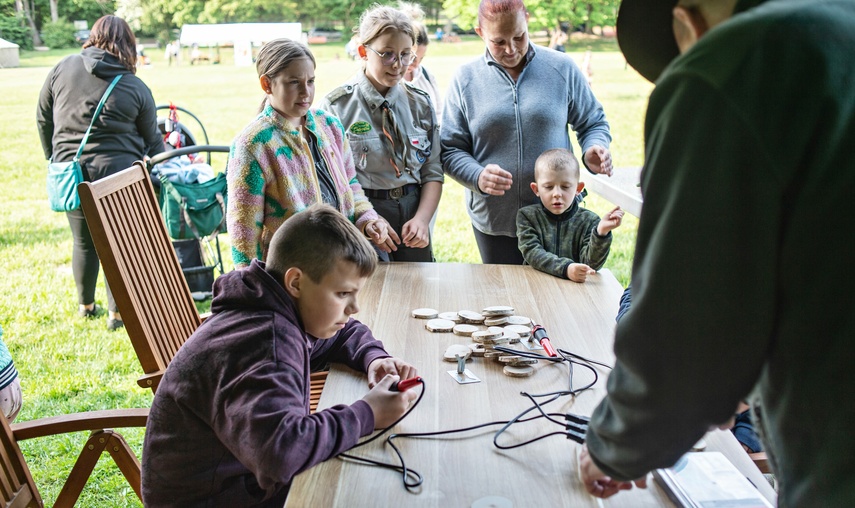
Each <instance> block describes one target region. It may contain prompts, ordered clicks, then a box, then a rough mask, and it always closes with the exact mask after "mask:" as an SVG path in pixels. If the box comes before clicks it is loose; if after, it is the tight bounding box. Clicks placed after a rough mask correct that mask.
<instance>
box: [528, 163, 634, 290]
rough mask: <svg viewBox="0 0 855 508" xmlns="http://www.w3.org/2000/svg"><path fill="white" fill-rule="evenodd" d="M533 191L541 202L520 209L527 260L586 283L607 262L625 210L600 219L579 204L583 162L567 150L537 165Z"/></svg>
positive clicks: (537, 266) (565, 276)
mask: <svg viewBox="0 0 855 508" xmlns="http://www.w3.org/2000/svg"><path fill="white" fill-rule="evenodd" d="M534 180H535V181H534V182H532V183H531V190H532V191H533V192H534V193H535V195H537V196H538V197H539V198H540V203H539V204H534V205H529V206H526V207H523V208H520V210H519V212H517V238H518V240H519V249H520V252H521V253H522V255H523V257H524V258H525V261H526V263H528V264H529V265H531V266H533V267H534V268H536V269H538V270H540V271H541V272H546V273H549V274H552V275H555V276H556V277H563V278H565V279H570V280H572V281H574V282H585V279H586V278H587V277H588V275H590V274H592V273H594V272H595V271H596V270H599V269H600V268H602V267H603V265H604V264H605V263H606V259H607V258H608V256H609V248H610V247H611V244H612V234H611V231H612V230H613V229H615V228H616V227H618V226H620V223H621V220H622V219H623V210H621V209H620V207H615V209H614V210H612V211H611V212H609V213H607V214H606V215H605V216H603V218H602V219H600V218H599V217H598V216H597V214H595V213H594V212H592V211H590V210H586V209H584V208H582V207H581V206H579V203H578V201H577V199H576V197H577V196H578V195H579V193H581V192H582V189H584V188H585V184H584V183H582V182H580V181H579V163H578V162H577V161H576V158H575V157H574V156H573V154H572V153H571V152H570V151H569V150H566V149H563V148H556V149H553V150H547V151H545V152H543V153H542V154H541V155H540V157H538V158H537V161H536V162H535V164H534Z"/></svg>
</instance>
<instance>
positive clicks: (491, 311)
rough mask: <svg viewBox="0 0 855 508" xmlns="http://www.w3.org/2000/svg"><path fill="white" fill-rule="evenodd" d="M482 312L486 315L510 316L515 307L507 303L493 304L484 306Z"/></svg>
mask: <svg viewBox="0 0 855 508" xmlns="http://www.w3.org/2000/svg"><path fill="white" fill-rule="evenodd" d="M481 313H482V314H484V315H485V316H510V315H511V314H513V313H514V308H513V307H509V306H507V305H493V306H491V307H484V309H483V310H482V311H481Z"/></svg>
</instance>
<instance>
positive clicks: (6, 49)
mask: <svg viewBox="0 0 855 508" xmlns="http://www.w3.org/2000/svg"><path fill="white" fill-rule="evenodd" d="M19 50H20V48H18V45H17V44H15V43H14V42H9V41H7V40H5V39H0V69H3V68H6V67H17V66H18V65H20V60H19Z"/></svg>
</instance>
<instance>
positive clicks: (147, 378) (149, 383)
mask: <svg viewBox="0 0 855 508" xmlns="http://www.w3.org/2000/svg"><path fill="white" fill-rule="evenodd" d="M163 372H164V371H162V370H159V371H157V372H152V373H151V374H144V375H142V376H140V378H139V379H137V384H138V385H140V388H151V389H152V391H154V390H156V389H157V385H159V384H160V378H162V377H163Z"/></svg>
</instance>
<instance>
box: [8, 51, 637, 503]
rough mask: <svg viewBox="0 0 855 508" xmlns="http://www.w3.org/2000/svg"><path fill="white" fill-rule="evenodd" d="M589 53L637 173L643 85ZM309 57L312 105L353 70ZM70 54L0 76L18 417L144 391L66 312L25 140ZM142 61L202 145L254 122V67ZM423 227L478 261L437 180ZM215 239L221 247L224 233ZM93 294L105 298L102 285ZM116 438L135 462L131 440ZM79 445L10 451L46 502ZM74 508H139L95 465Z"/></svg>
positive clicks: (66, 290)
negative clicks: (20, 404)
mask: <svg viewBox="0 0 855 508" xmlns="http://www.w3.org/2000/svg"><path fill="white" fill-rule="evenodd" d="M588 46H591V47H592V48H593V51H594V54H593V60H592V62H593V70H594V81H593V88H594V92H595V93H596V95H597V96H598V98H599V99H600V100H601V102H602V103H603V105H604V108H605V110H606V114H607V116H608V119H609V122H610V123H611V127H612V136H613V138H614V142H613V144H612V152H613V157H614V161H615V164H616V166H617V167H618V168H619V167H627V166H638V165H640V164H641V161H642V119H643V111H644V107H645V105H646V99H647V96H648V95H649V92H650V89H651V85H649V84H648V83H646V82H645V81H643V80H642V79H641V78H640V77H639V76H638V75H637V74H636V73H635V72H634V71H632V70H631V69H628V68H627V67H626V65H625V62H624V60H623V57H622V56H621V55H620V53H619V52H618V50H617V46H616V45H615V43H614V41H612V40H605V41H601V40H590V41H577V42H575V43H571V44H570V45H569V50H570V51H571V56H572V57H573V58H574V59H575V60H576V61H577V62H579V61H581V59H582V54H583V52H584V50H585V49H586V48H587V47H588ZM312 49H313V50H314V52H315V54H316V56H317V60H318V69H317V83H318V90H317V95H316V98H320V97H322V96H323V95H324V94H326V93H327V92H328V91H330V90H331V89H332V88H334V87H335V86H337V85H338V84H340V83H341V82H343V81H344V80H346V79H347V78H348V77H349V76H350V75H352V74H353V72H354V71H355V70H356V64H355V63H354V62H351V61H350V60H347V59H346V58H345V56H344V55H345V53H344V49H343V43H340V44H328V45H320V46H313V47H312ZM482 51H483V45H482V44H481V43H480V41H479V40H477V39H473V38H468V39H466V40H464V41H463V42H461V43H457V44H436V43H434V44H432V45H431V46H430V49H429V51H428V56H427V58H426V60H425V64H426V65H427V66H428V67H429V69H430V70H431V71H432V72H433V73H434V74H435V75H436V76H437V79H438V80H439V83H440V88H441V89H443V90H444V89H445V88H446V86H447V84H448V82H449V81H450V79H451V76H452V74H453V72H454V69H455V68H456V67H457V66H458V65H460V64H461V63H463V62H465V61H468V60H469V59H471V58H473V57H474V56H475V55H478V54H480V53H481V52H482ZM72 52H74V51H71V50H67V51H49V52H23V53H22V55H21V63H22V67H20V68H17V69H0V96H2V97H3V99H2V108H0V139H2V140H3V148H2V156H1V157H0V175H2V176H3V181H4V184H3V185H2V186H0V202H2V203H3V205H2V207H0V267H2V273H3V277H2V280H0V326H2V327H3V330H4V332H5V333H4V337H3V338H4V340H5V341H6V343H7V345H8V346H9V349H10V351H11V353H12V356H13V358H14V359H15V363H16V365H17V367H18V370H19V372H20V373H21V379H22V385H23V389H24V408H23V410H22V411H21V414H20V415H19V416H18V421H23V420H30V419H33V418H39V417H43V416H53V415H59V414H62V413H70V412H76V411H86V410H95V409H110V408H120V407H146V406H148V405H149V404H150V403H151V394H150V392H148V391H145V390H142V389H140V388H137V386H136V382H135V380H136V378H137V377H138V375H139V374H140V368H139V364H138V362H137V359H136V356H135V354H134V352H133V349H132V348H131V345H130V341H128V339H127V336H126V334H125V333H124V332H121V331H120V332H117V333H109V332H107V331H106V330H105V327H104V320H103V319H98V320H91V321H87V320H84V319H82V318H78V317H77V314H76V311H77V303H76V296H75V289H74V282H73V279H72V275H71V234H70V232H69V230H68V225H67V223H66V220H65V217H64V216H63V215H62V214H56V213H53V212H51V211H50V210H49V208H48V206H47V202H46V196H45V190H44V188H45V180H44V179H45V160H44V157H43V154H42V150H41V147H40V144H39V140H38V136H37V133H36V125H35V107H36V106H35V105H36V100H37V97H38V93H39V90H40V88H41V86H42V83H43V82H44V79H45V76H46V75H47V73H48V71H49V70H50V68H51V67H52V66H53V65H54V64H55V63H56V62H57V61H58V60H59V58H61V57H62V56H64V55H66V54H69V53H72ZM147 54H148V55H149V56H150V58H151V60H152V65H151V66H149V67H145V68H142V69H140V71H139V73H138V75H139V77H140V78H142V79H143V80H144V81H145V82H146V83H147V84H148V85H149V87H150V88H151V89H152V92H153V94H154V97H155V100H156V102H158V103H168V102H170V101H172V102H174V103H175V104H177V105H180V106H183V107H185V108H187V109H188V110H190V111H192V112H193V113H195V114H196V115H197V116H198V117H199V118H200V119H201V121H202V122H204V125H205V128H206V129H207V131H208V135H209V138H210V141H211V143H212V144H229V143H230V142H231V140H232V138H233V137H234V136H235V134H236V133H237V132H238V131H239V130H240V129H241V128H242V127H243V126H244V125H245V124H246V123H247V122H248V121H249V120H250V119H251V118H252V117H253V116H254V115H255V113H256V111H257V108H258V105H259V102H260V100H261V97H262V95H261V91H260V89H259V86H258V84H257V82H258V81H257V77H256V74H255V69H254V68H250V67H234V66H233V65H232V57H231V54H230V51H229V50H227V49H223V50H221V57H222V63H221V64H219V65H212V64H207V63H206V64H202V65H196V66H190V65H189V64H188V63H187V62H189V59H188V58H186V56H187V55H185V59H184V61H183V62H180V65H177V66H176V65H173V66H172V67H169V66H167V65H166V63H165V62H164V60H163V52H162V51H160V50H155V49H150V50H148V51H147ZM184 120H186V121H187V123H188V125H189V127H190V128H191V129H192V130H193V132H194V133H196V134H197V135H198V134H199V133H200V131H197V130H195V126H194V125H193V123H192V122H190V121H189V119H187V118H185V119H184ZM576 153H577V154H578V147H577V148H576ZM213 163H214V166H215V167H216V168H217V169H222V168H223V167H224V166H225V158H224V156H215V158H214V161H213ZM586 206H587V207H588V208H590V209H592V210H594V211H596V212H597V213H599V214H602V213H604V212H606V211H607V210H608V209H610V207H611V205H610V204H609V203H607V202H605V201H604V200H602V199H600V198H598V197H597V196H589V197H588V198H587V202H586ZM636 227H637V221H636V219H635V218H634V217H629V216H628V217H627V218H626V219H625V220H624V225H623V226H622V227H621V228H619V229H618V230H616V231H615V233H614V243H613V246H612V254H611V256H610V258H609V261H608V263H607V265H606V267H607V268H609V269H611V270H612V272H614V274H615V275H616V276H617V277H618V279H619V280H620V281H621V282H622V283H623V284H626V283H627V282H628V280H629V274H630V267H631V259H632V253H633V248H634V244H635V231H636ZM435 231H436V238H435V254H436V256H437V258H438V260H439V261H445V262H467V263H475V262H478V261H479V258H478V253H477V249H476V247H475V243H474V239H473V237H472V232H471V226H470V224H469V220H468V217H467V216H466V212H465V210H464V207H463V190H462V188H461V187H460V186H459V185H457V184H456V183H454V182H453V181H450V180H449V181H447V182H446V185H445V187H444V192H443V198H442V202H441V203H440V210H439V216H438V220H437V224H436V230H435ZM223 240H224V241H226V243H227V238H226V236H223ZM226 252H227V251H226ZM226 257H227V258H228V256H226ZM228 261H230V260H228ZM569 283H570V282H568V284H569ZM96 299H97V300H98V301H99V302H102V303H106V297H105V295H104V289H103V282H102V283H101V285H100V286H99V288H98V292H97V295H96ZM122 432H123V434H124V435H125V436H126V437H127V438H128V441H129V442H130V443H131V446H132V447H133V448H134V449H135V450H136V451H137V452H138V453H139V452H140V450H141V443H142V437H143V433H142V431H141V430H138V429H126V430H123V431H122ZM86 437H87V436H86V435H84V434H76V435H71V436H63V437H61V438H47V439H38V440H33V441H26V442H24V443H23V444H22V448H23V452H24V456H25V457H26V459H27V461H28V463H29V464H30V467H31V468H32V472H33V476H34V478H35V481H36V484H37V485H38V486H39V489H40V491H41V492H42V495H43V496H44V497H45V499H46V502H47V504H48V505H50V504H52V502H53V500H54V499H55V498H56V495H57V494H58V492H59V489H60V488H61V486H62V482H63V481H64V478H65V477H66V476H67V474H68V471H69V470H70V468H71V465H72V463H73V461H74V460H75V459H76V456H77V453H79V450H80V447H81V446H82V444H83V443H84V441H85V439H86ZM79 506H87V507H89V506H104V507H116V506H139V502H138V500H137V499H136V497H135V496H134V494H133V492H132V491H131V489H130V488H129V487H128V486H127V484H126V483H125V482H124V480H123V478H122V477H121V475H120V474H119V473H118V469H117V468H115V466H113V465H112V464H111V462H110V461H109V459H108V458H102V460H101V462H100V463H99V465H98V467H97V468H96V472H95V474H94V477H93V480H92V481H91V482H90V484H89V485H88V487H87V489H86V490H85V491H84V496H83V498H82V499H81V501H80V503H79Z"/></svg>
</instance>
